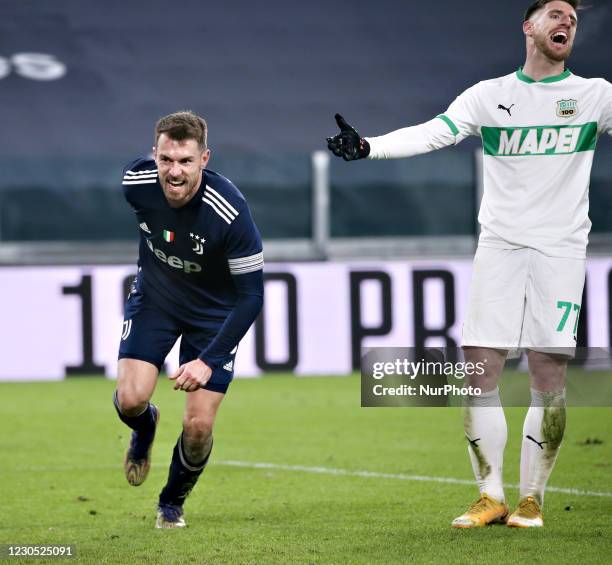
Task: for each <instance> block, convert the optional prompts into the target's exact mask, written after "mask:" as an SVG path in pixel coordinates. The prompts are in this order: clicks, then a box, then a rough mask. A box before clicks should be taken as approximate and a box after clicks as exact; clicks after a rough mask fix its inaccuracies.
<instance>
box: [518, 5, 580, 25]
mask: <svg viewBox="0 0 612 565" xmlns="http://www.w3.org/2000/svg"><path fill="white" fill-rule="evenodd" d="M552 1H553V0H536V1H535V2H534V3H533V4H532V5H531V6H529V8H527V11H526V12H525V21H527V20H528V19H529V18H531V16H532V15H533V13H534V12H537V11H538V10H539V9H540V8H543V7H544V6H546V4H549V3H550V2H552ZM562 1H563V2H565V3H566V4H569V5H570V6H571V7H572V8H574V10H579V9H580V5H581V4H582V2H581V0H562Z"/></svg>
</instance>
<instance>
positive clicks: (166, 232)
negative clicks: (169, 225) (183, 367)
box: [164, 230, 174, 243]
mask: <svg viewBox="0 0 612 565" xmlns="http://www.w3.org/2000/svg"><path fill="white" fill-rule="evenodd" d="M164 239H165V240H166V241H167V242H168V243H172V242H173V241H174V232H173V231H170V230H164Z"/></svg>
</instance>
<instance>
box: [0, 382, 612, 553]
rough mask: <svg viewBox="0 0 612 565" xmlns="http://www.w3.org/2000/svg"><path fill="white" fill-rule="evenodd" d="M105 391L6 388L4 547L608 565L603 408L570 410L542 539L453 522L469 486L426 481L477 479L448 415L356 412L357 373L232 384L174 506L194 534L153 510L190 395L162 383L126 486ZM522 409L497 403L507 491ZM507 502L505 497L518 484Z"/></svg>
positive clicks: (468, 497)
mask: <svg viewBox="0 0 612 565" xmlns="http://www.w3.org/2000/svg"><path fill="white" fill-rule="evenodd" d="M525 386H528V385H527V382H526V381H525ZM113 387H114V383H113V382H112V381H108V380H104V379H96V378H70V379H69V380H68V381H65V382H59V383H28V384H8V383H7V384H2V385H0V411H1V412H0V425H1V428H0V493H1V494H0V517H1V519H0V544H8V543H10V544H17V543H29V544H50V543H61V544H66V543H72V544H76V551H77V558H76V560H75V561H77V562H79V563H122V564H131V563H143V562H145V563H164V564H166V563H325V564H328V563H399V562H416V563H444V562H450V563H511V562H518V561H519V560H529V562H531V563H552V562H555V563H576V562H580V563H581V564H584V563H595V562H610V561H611V559H612V495H610V493H612V426H611V425H610V422H611V421H612V409H610V408H570V409H569V411H568V425H567V431H566V436H565V440H564V444H563V447H562V450H561V454H560V457H559V460H558V462H557V466H556V468H555V470H554V472H553V476H552V479H551V481H550V484H551V485H552V486H554V487H560V488H568V489H569V488H572V489H579V490H580V491H581V492H578V493H571V494H568V493H565V492H549V493H548V494H547V496H546V504H545V508H544V518H545V527H544V528H543V529H541V530H529V531H526V530H511V529H509V528H507V527H505V526H492V527H489V528H486V529H483V530H478V531H469V530H453V529H451V528H450V522H451V520H452V519H453V518H454V517H455V516H456V515H458V514H460V513H461V512H462V511H463V510H464V509H465V508H466V506H467V504H468V503H469V502H471V501H473V500H474V499H475V498H476V494H477V491H476V488H475V486H473V485H469V484H451V483H443V482H433V481H432V480H430V479H429V478H432V477H452V478H458V479H471V478H472V474H471V468H470V466H469V461H468V457H467V453H466V445H465V439H464V437H463V431H462V426H461V415H460V411H459V410H458V409H456V408H386V409H385V408H367V409H366V408H360V406H359V403H360V400H359V379H358V378H357V377H354V376H353V377H346V378H296V377H292V376H289V375H283V376H280V375H279V376H266V377H264V378H262V379H239V380H237V381H235V382H234V384H233V385H232V387H231V388H230V391H229V394H228V395H227V398H226V399H225V401H224V404H223V405H222V407H221V410H220V413H219V418H218V422H217V428H216V431H215V449H214V453H213V459H212V463H211V465H210V466H209V468H208V469H207V470H206V471H205V473H204V475H203V477H202V479H201V481H200V483H199V484H198V485H197V487H196V489H195V490H194V492H193V493H192V495H191V497H190V498H189V500H188V501H187V504H186V505H185V516H186V519H187V522H188V524H189V527H188V528H186V529H184V530H164V531H160V530H155V529H154V527H153V526H154V520H155V503H156V499H157V495H158V493H159V490H160V488H161V487H162V485H163V483H164V481H165V478H166V473H167V465H168V463H169V460H170V455H171V451H172V447H173V445H174V443H175V441H176V437H177V435H178V433H179V429H180V423H181V411H182V405H183V402H184V395H185V393H182V392H175V391H173V390H172V386H171V384H170V383H169V382H167V381H166V380H165V379H160V381H159V383H158V387H157V390H156V393H155V397H154V399H155V401H156V402H157V403H158V404H159V406H160V407H161V422H160V428H159V431H158V435H157V439H156V442H155V446H154V449H153V467H152V470H151V474H150V475H149V478H148V480H147V482H146V483H145V484H143V485H142V486H140V487H137V488H134V487H130V486H128V484H127V482H126V481H125V478H124V477H123V471H122V466H121V462H122V458H123V453H124V450H125V447H126V444H127V441H128V430H127V428H125V427H124V426H123V425H122V424H121V423H120V422H119V420H118V419H117V417H116V415H115V412H114V408H113V406H112V401H111V395H112V391H113ZM524 413H525V409H524V408H523V409H521V408H511V409H507V410H506V416H507V419H508V428H509V440H508V446H507V450H506V466H505V468H506V470H505V480H506V482H507V483H511V484H516V483H517V482H518V456H519V448H520V437H521V427H522V420H523V416H524ZM593 439H596V440H599V441H593ZM232 461H233V462H242V464H244V466H237V465H231V464H229V463H230V462H232ZM258 463H269V464H273V465H272V466H270V467H267V468H266V467H260V468H257V467H256V464H258ZM296 467H308V468H313V467H323V468H325V469H328V470H330V471H326V472H319V473H316V472H313V471H312V470H311V469H300V468H296ZM331 470H343V471H347V473H344V474H342V473H341V472H338V471H336V474H333V473H334V471H331ZM353 471H371V472H374V473H381V474H388V476H386V477H380V476H356V475H354V474H351V473H350V472H353ZM397 475H406V476H408V475H409V476H414V475H419V476H422V477H424V478H425V480H421V481H417V480H413V479H410V477H404V478H403V479H402V478H401V477H399V478H398V476H397ZM407 479H410V480H407ZM585 491H598V492H601V493H608V495H607V496H594V495H592V494H590V495H589V494H586V493H585ZM507 495H508V497H509V499H510V500H509V502H510V503H511V504H515V503H516V499H517V496H518V492H517V490H516V489H513V488H512V489H508V490H507ZM14 561H16V562H21V563H24V562H26V561H24V560H22V559H20V560H16V559H15V560H14ZM32 562H33V563H41V562H43V561H42V560H36V561H32Z"/></svg>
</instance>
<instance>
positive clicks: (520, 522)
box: [507, 496, 544, 528]
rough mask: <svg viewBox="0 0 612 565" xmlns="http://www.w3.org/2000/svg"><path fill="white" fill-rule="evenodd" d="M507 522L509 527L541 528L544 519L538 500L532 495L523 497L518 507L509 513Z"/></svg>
mask: <svg viewBox="0 0 612 565" xmlns="http://www.w3.org/2000/svg"><path fill="white" fill-rule="evenodd" d="M507 524H508V526H510V527H511V528H541V527H542V526H543V525H544V519H543V516H542V509H541V508H540V505H539V504H538V501H537V500H536V499H535V498H534V497H533V496H527V497H525V498H523V500H521V501H520V502H519V505H518V508H517V509H516V510H515V511H514V512H513V513H512V514H510V517H509V518H508V522H507Z"/></svg>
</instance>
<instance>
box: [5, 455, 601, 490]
mask: <svg viewBox="0 0 612 565" xmlns="http://www.w3.org/2000/svg"><path fill="white" fill-rule="evenodd" d="M158 466H161V465H159V464H158V465H155V464H153V465H152V467H158ZM211 466H213V467H215V466H220V467H221V466H224V467H240V468H243V469H268V470H271V471H289V472H294V473H313V474H318V475H332V476H336V477H360V478H365V479H391V480H396V481H413V482H422V483H445V484H449V485H470V486H475V485H476V481H473V480H469V479H457V478H455V477H430V476H427V475H405V474H403V473H380V472H378V471H351V470H349V469H337V468H334V467H306V466H305V465H284V464H282V463H262V462H256V461H232V460H228V461H211ZM99 469H109V470H112V469H115V470H117V469H121V467H120V465H117V464H103V465H58V466H41V467H38V466H36V467H19V468H18V469H6V468H4V469H0V475H2V474H5V473H6V472H9V473H10V472H20V473H23V472H30V473H32V472H39V473H45V472H53V471H95V470H99ZM504 487H506V488H509V489H514V490H518V489H519V485H513V484H507V483H504ZM546 492H558V493H561V494H573V495H574V496H597V497H600V498H612V492H605V491H603V492H602V491H594V490H582V489H578V488H565V487H546Z"/></svg>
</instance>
